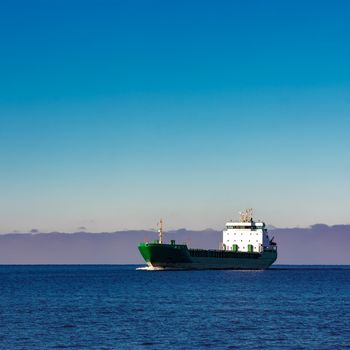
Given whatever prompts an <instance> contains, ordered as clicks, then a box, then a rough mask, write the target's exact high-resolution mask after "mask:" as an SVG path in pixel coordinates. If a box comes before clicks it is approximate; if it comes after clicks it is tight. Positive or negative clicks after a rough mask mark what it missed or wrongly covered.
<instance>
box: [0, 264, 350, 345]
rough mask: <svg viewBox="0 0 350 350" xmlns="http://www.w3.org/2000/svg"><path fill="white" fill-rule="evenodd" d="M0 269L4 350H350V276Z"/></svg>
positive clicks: (331, 270)
mask: <svg viewBox="0 0 350 350" xmlns="http://www.w3.org/2000/svg"><path fill="white" fill-rule="evenodd" d="M136 268H137V266H118V265H111V266H106V265H95V266H88V265H85V266H0V287H1V294H0V349H263V348H269V349H318V350H319V349H350V267H346V266H345V267H344V266H343V267H341V266H338V267H324V266H323V267H320V266H311V267H305V266H304V267H300V266H277V267H275V268H274V269H271V270H267V271H144V270H137V269H136Z"/></svg>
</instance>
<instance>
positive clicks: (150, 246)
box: [138, 243, 277, 270]
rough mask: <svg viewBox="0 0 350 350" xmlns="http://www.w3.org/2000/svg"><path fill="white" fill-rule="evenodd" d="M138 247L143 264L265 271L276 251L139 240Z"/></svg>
mask: <svg viewBox="0 0 350 350" xmlns="http://www.w3.org/2000/svg"><path fill="white" fill-rule="evenodd" d="M138 248H139V251H140V253H141V255H142V256H143V258H144V259H145V261H146V263H147V264H148V265H149V266H152V267H158V268H176V269H220V270H221V269H230V270H232V269H235V270H264V269H267V268H268V267H270V266H271V265H272V264H273V263H274V262H275V261H276V259H277V251H276V250H265V251H264V252H262V253H248V252H247V253H245V252H233V251H222V250H203V249H188V248H187V246H186V245H183V244H181V245H180V244H160V243H141V244H140V245H139V247H138Z"/></svg>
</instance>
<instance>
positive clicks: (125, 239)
mask: <svg viewBox="0 0 350 350" xmlns="http://www.w3.org/2000/svg"><path fill="white" fill-rule="evenodd" d="M270 236H271V237H272V236H274V237H275V241H276V242H277V244H278V260H277V264H321V265H322V264H324V265H328V264H339V265H343V264H344V265H345V264H350V254H349V250H348V249H349V246H350V225H335V226H327V225H322V224H318V225H314V226H312V227H310V228H288V229H283V228H275V229H271V230H270ZM156 238H157V233H156V232H154V231H121V232H113V233H86V232H77V233H70V234H68V233H25V234H18V233H16V234H15V233H11V234H5V235H0V264H142V263H143V260H142V258H141V256H140V254H139V252H138V250H137V245H138V243H139V242H141V241H145V240H146V241H147V240H153V239H156ZM165 238H166V240H170V239H175V240H176V241H177V242H180V243H182V242H186V243H187V244H189V246H190V247H198V248H211V249H216V248H218V246H219V242H220V241H221V238H222V233H221V232H220V231H215V230H204V231H188V230H186V229H181V230H177V231H172V232H166V233H165Z"/></svg>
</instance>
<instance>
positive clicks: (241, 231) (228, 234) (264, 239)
mask: <svg viewBox="0 0 350 350" xmlns="http://www.w3.org/2000/svg"><path fill="white" fill-rule="evenodd" d="M222 243H223V249H224V250H233V251H236V252H251V253H261V252H263V251H264V250H265V249H276V245H275V243H273V242H271V241H270V238H269V235H268V233H267V228H266V227H265V223H264V222H255V221H254V220H253V217H252V209H247V210H245V211H244V212H243V213H241V215H240V221H239V222H235V221H230V222H227V223H226V227H225V230H224V231H223V235H222Z"/></svg>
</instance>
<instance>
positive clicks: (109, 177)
mask: <svg viewBox="0 0 350 350" xmlns="http://www.w3.org/2000/svg"><path fill="white" fill-rule="evenodd" d="M349 10H350V5H349V3H348V2H346V1H332V2H331V1H327V2H322V1H317V2H316V1H284V2H280V1H264V2H262V1H172V2H170V1H44V0H42V1H31V2H27V1H2V2H1V4H0V38H1V43H2V44H1V49H0V50H1V52H0V53H1V55H0V159H1V172H0V191H1V192H0V193H1V201H0V212H1V215H0V217H1V224H0V231H1V232H11V231H13V230H19V231H24V230H30V229H32V228H37V229H40V230H43V231H51V230H64V231H75V230H76V229H77V228H78V227H80V226H85V227H87V229H88V230H91V231H100V230H108V231H109V230H116V229H124V228H150V227H154V226H155V222H156V221H157V220H158V218H159V217H160V216H162V217H163V218H164V220H165V221H166V223H167V227H168V228H177V227H189V228H198V229H200V228H206V227H213V228H220V227H221V226H222V225H223V224H224V222H225V220H226V219H230V218H233V217H235V216H237V213H238V211H239V210H241V209H243V208H245V207H253V208H254V209H255V212H256V215H257V216H258V217H260V218H263V219H264V220H265V221H267V222H269V223H271V224H273V225H277V226H306V225H310V224H313V223H315V222H324V223H328V224H335V223H349V222H350V219H349V209H348V208H349V205H350V201H349V198H350V182H349V178H350V164H349V163H350V161H349V159H350V157H349V150H350V138H349V136H348V133H349V129H350V65H349V62H350V45H349V37H350V25H349V21H348V13H349Z"/></svg>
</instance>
